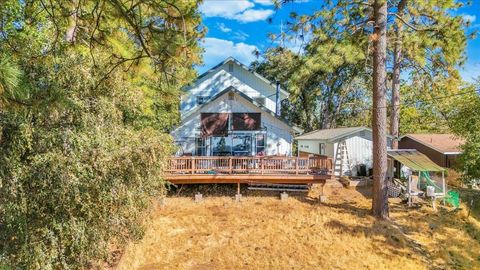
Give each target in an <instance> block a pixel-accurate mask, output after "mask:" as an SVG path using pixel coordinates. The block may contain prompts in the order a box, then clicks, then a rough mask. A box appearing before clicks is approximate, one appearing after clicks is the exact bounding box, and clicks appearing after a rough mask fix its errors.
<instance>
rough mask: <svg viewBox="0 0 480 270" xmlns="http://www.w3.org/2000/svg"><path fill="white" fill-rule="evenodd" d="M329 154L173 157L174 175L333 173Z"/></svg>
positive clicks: (171, 169) (171, 168)
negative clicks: (309, 155)
mask: <svg viewBox="0 0 480 270" xmlns="http://www.w3.org/2000/svg"><path fill="white" fill-rule="evenodd" d="M332 164H333V163H332V159H331V158H328V157H237V156H227V157H207V156H196V157H172V158H170V160H169V161H168V167H167V173H170V174H261V175H263V174H266V175H270V174H277V175H278V174H321V175H326V174H331V171H332Z"/></svg>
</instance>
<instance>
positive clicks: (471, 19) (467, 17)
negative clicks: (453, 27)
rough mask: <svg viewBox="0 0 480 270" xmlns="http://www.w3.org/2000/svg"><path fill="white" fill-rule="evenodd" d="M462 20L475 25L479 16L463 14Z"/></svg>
mask: <svg viewBox="0 0 480 270" xmlns="http://www.w3.org/2000/svg"><path fill="white" fill-rule="evenodd" d="M462 18H463V21H464V22H470V23H473V22H475V20H477V16H475V15H470V14H463V15H462Z"/></svg>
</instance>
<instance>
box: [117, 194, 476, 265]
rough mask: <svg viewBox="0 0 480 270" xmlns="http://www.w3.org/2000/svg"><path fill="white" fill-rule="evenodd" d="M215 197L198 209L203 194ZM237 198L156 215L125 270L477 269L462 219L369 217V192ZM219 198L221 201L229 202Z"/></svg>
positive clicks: (422, 211)
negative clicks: (321, 199)
mask: <svg viewBox="0 0 480 270" xmlns="http://www.w3.org/2000/svg"><path fill="white" fill-rule="evenodd" d="M198 188H200V189H202V192H203V193H204V194H205V193H206V195H207V196H208V195H209V194H210V197H207V198H206V200H205V201H204V202H202V203H199V204H196V203H194V202H193V201H192V197H193V193H194V192H195V190H196V189H198ZM233 192H235V189H234V188H233V187H231V186H227V187H221V188H218V187H211V186H210V187H189V188H186V189H184V190H183V191H182V195H181V196H176V195H172V196H170V197H169V198H168V199H167V200H166V206H165V207H163V208H161V207H158V208H157V209H155V211H154V212H153V215H152V219H151V220H150V221H149V222H148V229H147V231H146V234H145V237H144V238H143V240H142V241H141V242H139V243H136V244H131V245H130V246H128V247H127V248H126V251H125V254H124V255H123V257H122V259H121V260H120V263H119V265H118V269H119V270H123V269H128V270H130V269H143V270H147V269H429V268H438V269H480V243H479V239H480V227H479V226H478V223H477V224H474V223H472V222H466V221H465V220H464V217H463V216H464V213H463V212H448V211H447V210H440V211H438V212H434V211H432V210H431V209H430V208H429V207H427V206H424V207H422V208H419V209H410V210H407V209H406V208H405V206H404V205H403V204H401V203H400V202H399V201H398V200H392V203H391V207H392V214H391V216H392V221H391V222H386V221H377V220H375V219H374V218H372V217H371V216H370V215H369V208H370V200H369V199H368V196H369V195H368V194H367V192H366V190H365V189H364V190H358V191H357V190H350V189H338V190H331V191H329V192H328V194H329V198H328V199H329V201H328V203H326V204H320V203H319V202H317V201H316V200H315V199H312V198H315V197H316V196H317V193H316V192H318V191H316V190H313V191H312V192H311V193H310V194H309V196H305V195H304V194H302V195H301V196H296V197H290V198H289V200H288V201H287V202H282V201H280V200H279V199H278V197H277V196H276V195H275V193H264V192H253V191H247V190H243V191H242V193H243V194H245V195H247V197H246V198H245V200H244V201H243V202H241V203H236V202H234V201H233V200H232V198H231V197H230V195H232V196H233ZM226 193H227V195H228V196H222V195H219V194H226Z"/></svg>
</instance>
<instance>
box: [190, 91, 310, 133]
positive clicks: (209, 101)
mask: <svg viewBox="0 0 480 270" xmlns="http://www.w3.org/2000/svg"><path fill="white" fill-rule="evenodd" d="M228 92H233V93H236V94H238V95H239V96H241V97H242V98H244V99H246V100H247V101H248V102H250V103H252V104H253V105H255V106H256V107H258V108H260V109H261V110H263V111H264V112H266V113H268V114H270V115H271V116H273V117H275V118H276V119H278V120H280V121H282V122H283V123H284V124H286V125H288V126H289V127H291V128H292V129H293V130H294V131H295V132H299V133H300V132H303V130H302V129H301V128H299V127H297V126H294V125H292V124H291V123H289V122H288V121H287V120H286V119H284V118H282V117H280V116H277V115H276V114H275V112H273V111H271V110H270V109H268V108H267V107H265V106H263V105H262V104H260V103H258V102H256V101H255V100H254V99H252V98H251V97H249V96H247V95H245V93H243V92H242V91H239V90H238V89H236V88H235V87H233V86H229V87H227V88H225V89H224V90H222V91H220V92H218V93H217V94H216V95H214V96H212V97H210V98H209V99H208V100H206V101H205V103H203V104H202V105H199V106H197V107H196V108H195V109H193V110H191V111H189V112H188V113H187V114H185V115H184V116H182V120H183V119H186V118H187V117H189V116H190V115H192V114H194V113H195V112H197V111H199V110H201V109H202V108H204V107H205V106H207V105H208V104H209V103H211V102H213V101H215V100H216V99H218V98H220V97H221V96H223V95H225V94H226V93H228Z"/></svg>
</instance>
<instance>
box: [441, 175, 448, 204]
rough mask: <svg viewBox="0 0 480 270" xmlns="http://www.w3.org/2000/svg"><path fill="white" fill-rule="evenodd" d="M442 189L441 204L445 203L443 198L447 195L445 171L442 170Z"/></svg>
mask: <svg viewBox="0 0 480 270" xmlns="http://www.w3.org/2000/svg"><path fill="white" fill-rule="evenodd" d="M442 189H443V205H445V204H446V201H445V198H446V197H447V185H446V183H445V171H442Z"/></svg>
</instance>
